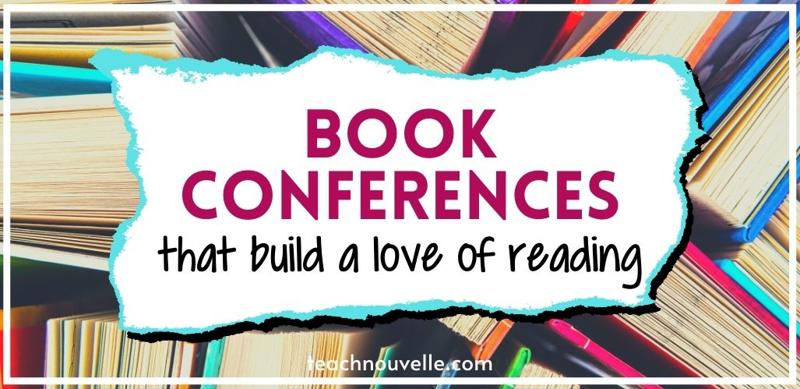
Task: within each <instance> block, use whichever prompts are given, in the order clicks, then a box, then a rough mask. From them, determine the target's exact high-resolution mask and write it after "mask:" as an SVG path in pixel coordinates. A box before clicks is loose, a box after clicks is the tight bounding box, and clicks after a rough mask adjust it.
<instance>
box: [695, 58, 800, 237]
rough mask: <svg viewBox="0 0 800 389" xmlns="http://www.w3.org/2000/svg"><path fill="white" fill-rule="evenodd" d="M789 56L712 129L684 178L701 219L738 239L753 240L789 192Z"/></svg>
mask: <svg viewBox="0 0 800 389" xmlns="http://www.w3.org/2000/svg"><path fill="white" fill-rule="evenodd" d="M788 55H789V53H788V49H787V48H786V47H784V49H783V50H782V51H781V52H780V54H779V55H778V56H777V57H776V58H775V59H774V60H772V61H771V62H770V63H769V66H768V67H767V68H766V69H764V71H763V72H762V73H761V75H760V76H759V77H758V78H757V79H756V81H755V82H754V83H753V85H752V86H750V87H749V88H748V90H747V92H746V93H745V94H744V95H743V96H742V98H741V99H740V100H739V101H738V102H736V104H735V105H734V106H733V108H732V110H731V111H730V112H729V113H728V114H727V115H726V116H725V117H724V118H723V120H721V121H720V122H719V124H718V125H717V126H716V127H713V128H712V129H711V132H710V135H711V140H710V141H709V142H708V143H706V144H705V145H704V146H703V151H702V153H701V154H700V155H699V156H698V157H697V158H696V159H695V161H694V162H693V163H692V165H691V166H690V168H689V171H688V172H687V174H686V177H687V180H688V181H689V183H688V185H687V188H688V189H689V192H690V194H691V195H692V200H693V203H694V204H695V205H697V206H698V207H696V210H697V214H699V215H702V216H703V217H702V218H699V220H700V221H702V222H706V221H707V220H718V222H717V224H719V225H720V228H721V229H723V230H727V231H732V232H731V233H730V234H731V239H733V240H734V241H738V242H748V241H752V240H753V239H755V237H756V236H757V235H758V233H759V232H760V231H761V229H763V227H764V225H766V223H767V221H768V220H769V217H770V216H771V215H772V214H773V213H774V212H775V210H776V209H777V208H778V206H779V205H780V201H782V199H783V198H785V197H786V193H788V182H789V180H788V174H787V172H788V164H787V161H786V150H785V149H786V147H785V145H786V143H787V140H788V131H787V129H788V128H789V123H788V113H789V109H790V107H789V104H788V98H789V97H788V84H787V82H788V72H789V71H790V69H789V68H788ZM794 55H796V54H794ZM795 72H796V70H795ZM703 123H704V125H706V120H705V119H704V120H703ZM706 128H707V129H709V128H711V127H710V126H707V125H706ZM791 163H797V161H796V160H794V161H792V162H791Z"/></svg>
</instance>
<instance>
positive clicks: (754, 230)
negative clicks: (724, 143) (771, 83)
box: [702, 10, 800, 243]
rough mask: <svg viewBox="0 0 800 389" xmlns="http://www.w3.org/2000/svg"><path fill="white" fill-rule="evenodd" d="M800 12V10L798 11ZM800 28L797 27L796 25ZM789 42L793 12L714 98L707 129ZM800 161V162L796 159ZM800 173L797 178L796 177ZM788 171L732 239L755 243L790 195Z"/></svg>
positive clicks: (705, 124) (705, 121)
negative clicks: (790, 19) (747, 222)
mask: <svg viewBox="0 0 800 389" xmlns="http://www.w3.org/2000/svg"><path fill="white" fill-rule="evenodd" d="M795 12H796V13H797V12H798V11H797V10H796V11H795ZM795 28H797V26H795ZM788 43H789V15H786V16H784V18H783V19H782V20H781V22H780V23H779V24H778V26H777V27H776V28H774V29H773V30H772V31H771V32H770V33H769V35H768V36H767V38H766V39H765V40H764V42H763V43H762V44H761V45H760V46H759V47H758V48H757V49H756V51H755V52H754V53H753V54H752V55H750V56H749V57H748V58H747V59H746V60H745V63H744V64H743V65H742V66H741V68H740V69H739V71H738V72H737V73H736V74H735V75H734V76H733V78H732V79H731V80H730V82H729V83H728V84H727V85H726V86H725V88H724V89H723V90H722V91H721V92H720V94H719V95H718V96H717V98H716V99H714V101H712V102H711V103H710V105H709V107H708V111H706V112H705V113H704V115H703V118H702V123H703V128H704V129H705V130H706V131H708V132H710V131H711V130H713V129H714V127H716V125H717V124H719V122H720V121H721V120H722V118H723V117H724V116H725V114H727V113H728V111H729V110H730V109H731V108H732V107H733V106H734V105H735V104H736V102H737V101H738V99H739V98H740V97H742V95H743V94H744V93H745V92H746V91H747V89H748V88H749V87H750V86H751V85H752V84H753V82H755V80H756V79H757V78H758V76H759V75H760V74H761V72H762V71H763V70H764V69H765V68H766V67H767V66H768V65H769V64H770V62H771V61H772V60H773V59H774V58H775V57H776V56H777V55H778V54H779V53H780V52H781V50H783V48H784V47H786V46H787V45H788ZM796 163H797V161H796ZM798 178H800V176H798V177H795V180H797V179H798ZM789 182H790V181H789V176H788V173H786V174H784V175H783V177H781V179H780V181H779V182H778V185H776V187H775V188H774V190H772V192H770V193H768V194H767V195H766V196H767V197H766V199H765V200H764V202H763V204H762V205H761V207H760V208H759V209H758V210H756V213H755V214H754V215H753V218H752V219H751V221H750V223H749V224H748V225H746V226H744V227H741V228H738V229H736V230H734V231H733V233H732V235H731V239H732V240H733V241H734V242H738V243H748V242H752V241H753V239H755V238H756V237H757V236H758V235H759V234H760V233H761V231H762V230H763V229H764V226H766V225H767V222H768V221H769V219H770V218H771V217H772V215H774V214H775V211H776V210H777V209H778V207H780V205H781V202H783V200H784V199H785V198H786V196H787V195H788V194H789Z"/></svg>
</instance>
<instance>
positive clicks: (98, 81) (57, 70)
mask: <svg viewBox="0 0 800 389" xmlns="http://www.w3.org/2000/svg"><path fill="white" fill-rule="evenodd" d="M2 74H3V70H2V69H0V76H2ZM2 86H3V82H2V81H0V88H2ZM11 89H12V91H13V92H16V93H19V94H22V95H25V96H38V97H44V96H65V95H82V94H96V93H110V92H111V81H110V80H109V79H108V78H107V77H105V75H103V74H102V73H100V72H99V71H97V70H95V69H85V68H76V67H69V66H58V65H43V64H37V63H27V62H12V63H11Z"/></svg>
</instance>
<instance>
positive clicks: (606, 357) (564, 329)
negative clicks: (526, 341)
mask: <svg viewBox="0 0 800 389" xmlns="http://www.w3.org/2000/svg"><path fill="white" fill-rule="evenodd" d="M545 324H546V325H547V327H548V328H550V330H552V331H553V332H555V333H556V334H558V336H560V337H562V338H563V339H564V340H566V341H567V342H569V343H571V344H572V345H574V346H575V347H578V348H581V349H583V350H585V351H586V353H587V354H588V355H589V356H591V357H592V358H594V359H595V360H597V362H599V363H600V364H602V365H603V366H605V367H606V368H608V370H610V371H612V372H614V373H616V374H617V375H619V376H620V377H644V375H643V374H642V373H640V372H639V371H638V370H636V369H634V368H633V367H631V366H630V365H628V364H627V363H625V362H624V361H623V360H622V359H620V358H618V357H617V356H616V355H614V354H613V353H611V352H610V351H608V350H606V349H605V348H603V347H602V346H600V345H599V344H597V343H596V342H594V341H592V339H590V338H589V337H588V336H586V335H585V334H583V333H582V332H581V331H580V330H578V329H576V328H575V327H573V326H572V325H571V324H569V323H567V322H566V321H564V320H558V319H553V320H548V321H547V322H546V323H545ZM641 387H642V389H659V388H661V387H660V386H658V385H642V386H641Z"/></svg>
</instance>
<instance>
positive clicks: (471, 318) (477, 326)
mask: <svg viewBox="0 0 800 389" xmlns="http://www.w3.org/2000/svg"><path fill="white" fill-rule="evenodd" d="M439 321H441V322H442V324H444V325H446V326H447V327H449V328H450V329H452V330H453V331H455V332H456V333H458V334H460V335H462V336H464V337H465V338H467V340H469V341H470V342H472V343H475V344H483V342H485V341H486V338H488V337H489V334H491V332H492V330H493V329H494V328H495V326H496V325H497V322H498V320H496V319H493V318H491V317H484V316H481V315H478V314H472V315H455V316H450V317H446V318H442V319H439Z"/></svg>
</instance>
